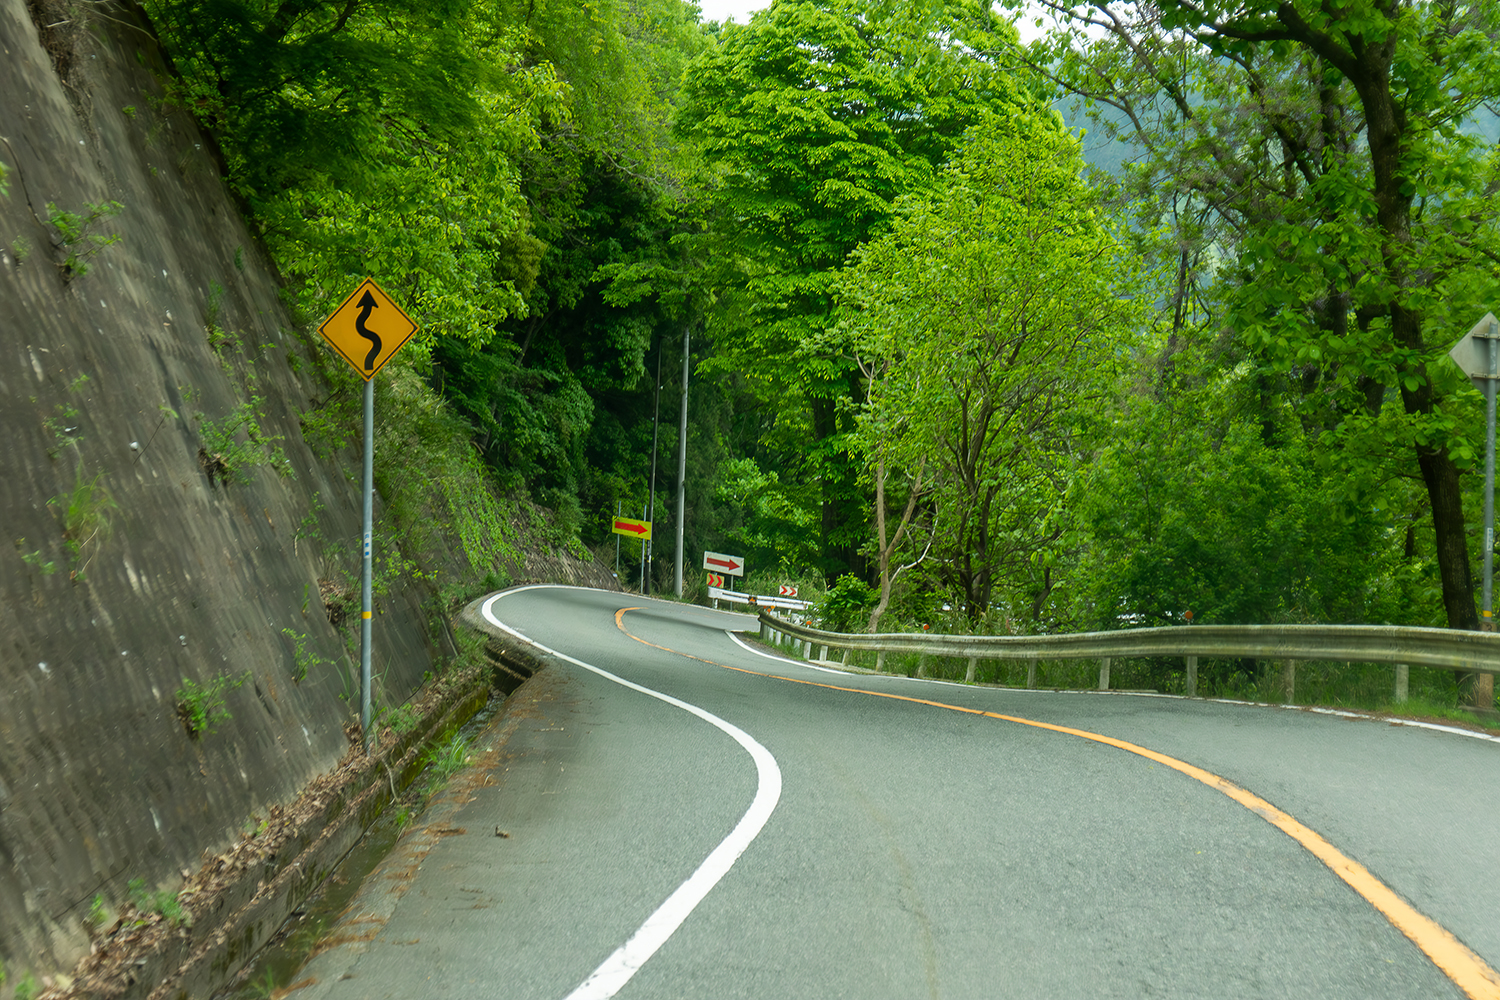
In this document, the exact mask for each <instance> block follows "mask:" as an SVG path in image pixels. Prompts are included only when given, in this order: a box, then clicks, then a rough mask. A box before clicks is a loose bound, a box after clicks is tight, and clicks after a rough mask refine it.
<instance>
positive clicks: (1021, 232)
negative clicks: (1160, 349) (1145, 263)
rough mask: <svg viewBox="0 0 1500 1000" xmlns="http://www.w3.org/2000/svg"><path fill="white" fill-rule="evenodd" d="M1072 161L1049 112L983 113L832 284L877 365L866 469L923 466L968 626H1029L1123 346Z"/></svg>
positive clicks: (1088, 204) (1078, 165) (1113, 297)
mask: <svg viewBox="0 0 1500 1000" xmlns="http://www.w3.org/2000/svg"><path fill="white" fill-rule="evenodd" d="M1082 166H1083V164H1082V160H1081V158H1080V156H1079V152H1078V143H1077V140H1076V139H1075V138H1074V137H1073V136H1072V135H1070V134H1068V133H1067V132H1066V131H1065V130H1064V129H1063V128H1062V127H1061V123H1060V122H1058V121H1057V120H1056V119H1055V118H1054V116H1052V115H1051V113H1050V112H1047V111H1045V110H1044V109H1039V110H1034V111H1032V112H1031V113H1030V114H1024V115H1023V114H1012V115H1009V116H1005V117H1000V116H996V117H994V118H992V119H990V120H989V121H987V122H985V123H984V124H983V125H980V126H976V127H975V128H973V129H971V131H970V132H969V135H968V139H967V141H966V143H965V144H964V147H963V149H962V152H961V153H960V155H959V156H958V157H957V158H956V159H955V161H954V162H953V163H952V164H951V165H950V166H949V168H948V169H947V170H946V171H945V172H944V174H943V177H942V181H941V183H940V185H939V187H938V190H937V191H936V192H935V193H934V195H933V196H932V197H931V198H930V199H920V198H915V197H914V198H912V199H910V201H909V202H908V203H907V204H906V206H905V211H903V213H902V214H901V215H900V217H899V218H898V220H897V222H896V224H895V226H894V229H893V231H892V232H891V233H890V234H889V235H887V236H885V237H883V238H881V239H879V240H876V241H874V242H873V243H871V244H870V245H868V246H866V247H864V248H862V249H861V250H860V251H859V252H858V253H857V254H856V255H855V263H854V265H853V266H852V267H851V268H850V269H849V270H848V271H847V272H846V273H845V274H844V276H843V282H842V285H841V287H842V289H843V293H844V301H845V303H846V307H847V309H848V311H849V316H850V318H849V320H848V322H849V326H850V328H851V330H852V331H853V339H854V342H855V343H856V344H857V345H858V347H859V348H860V349H861V350H863V351H864V352H865V353H866V354H867V355H869V356H871V357H873V358H878V359H880V362H881V363H882V364H884V365H885V366H886V370H885V372H884V374H883V376H882V378H881V379H880V380H878V381H877V383H876V385H875V387H874V388H873V389H872V392H871V394H870V405H869V406H868V407H867V409H866V413H865V420H864V435H865V440H866V449H867V450H868V452H869V453H870V454H872V455H873V457H874V463H875V464H876V466H877V469H878V470H879V473H880V474H883V471H884V466H885V464H886V463H887V461H891V462H893V463H894V464H897V465H899V466H900V467H902V468H904V469H909V470H914V472H916V473H917V474H920V473H919V471H918V470H923V469H924V468H925V469H926V470H928V474H930V475H931V477H932V493H931V496H930V499H928V500H926V501H924V502H925V503H928V504H930V507H931V513H930V515H929V517H928V519H927V524H926V531H927V532H928V533H929V534H930V536H931V538H932V540H933V545H934V553H933V562H932V565H933V566H934V569H933V572H934V573H935V575H936V576H937V577H938V578H940V579H941V580H942V581H943V582H944V584H945V585H946V586H947V587H948V588H949V589H950V591H951V592H956V593H957V594H958V595H959V596H960V598H961V599H962V601H963V604H964V610H965V612H966V613H967V615H968V616H969V618H970V619H971V620H977V619H979V618H980V617H981V616H983V615H985V614H987V613H988V611H989V609H990V608H991V607H992V606H993V605H994V603H995V601H996V598H997V594H1004V601H1003V603H1004V604H1006V605H1007V606H1009V608H1011V609H1012V613H1013V614H1017V616H1019V617H1024V618H1029V619H1033V620H1034V619H1036V618H1039V617H1040V616H1041V612H1042V609H1043V607H1044V606H1045V605H1046V603H1047V601H1048V598H1049V596H1050V594H1051V591H1052V589H1053V587H1054V586H1055V585H1056V582H1057V581H1056V578H1055V577H1054V574H1053V569H1054V566H1055V556H1056V552H1055V549H1054V546H1055V543H1056V542H1057V541H1058V540H1059V538H1060V537H1061V535H1062V534H1063V525H1064V523H1065V521H1066V514H1065V511H1064V505H1063V501H1064V498H1065V497H1066V495H1067V493H1068V489H1069V484H1070V483H1071V481H1072V479H1073V476H1074V474H1075V470H1076V468H1077V466H1078V464H1079V462H1080V461H1081V460H1082V458H1083V457H1084V454H1085V448H1086V445H1085V443H1084V441H1085V438H1084V436H1085V434H1086V431H1087V428H1088V424H1089V419H1088V417H1087V413H1088V411H1089V410H1090V409H1093V408H1097V407H1098V405H1099V403H1100V401H1101V400H1103V399H1105V398H1106V397H1107V396H1108V395H1109V394H1110V393H1111V392H1112V385H1111V380H1110V378H1109V375H1110V372H1111V369H1112V367H1113V358H1114V356H1115V355H1116V353H1117V352H1118V351H1119V350H1120V349H1121V348H1125V347H1128V346H1129V340H1128V339H1127V337H1128V332H1127V331H1128V329H1129V324H1130V322H1131V320H1132V319H1133V314H1134V310H1133V308H1132V307H1131V305H1130V303H1129V302H1128V301H1127V300H1126V299H1124V298H1123V297H1122V295H1121V288H1120V286H1119V285H1118V284H1117V280H1116V279H1117V276H1118V275H1120V274H1121V273H1122V272H1126V273H1128V271H1129V270H1130V269H1129V267H1128V266H1127V265H1126V262H1125V260H1124V255H1123V254H1122V252H1121V248H1120V246H1119V244H1118V242H1117V241H1116V239H1115V238H1114V237H1113V236H1112V235H1111V233H1110V232H1109V230H1108V229H1107V227H1106V226H1104V225H1103V224H1102V222H1101V220H1100V219H1099V217H1098V214H1097V211H1096V205H1095V198H1094V195H1093V193H1092V192H1091V191H1090V190H1089V188H1088V187H1087V185H1086V184H1084V183H1083V181H1082V180H1080V177H1079V174H1080V172H1081V170H1082ZM881 541H882V542H883V541H884V539H882V540H881ZM884 561H885V560H884V559H882V562H883V563H884ZM881 583H882V591H883V595H882V596H883V598H885V600H887V601H888V600H889V575H888V573H882V581H881Z"/></svg>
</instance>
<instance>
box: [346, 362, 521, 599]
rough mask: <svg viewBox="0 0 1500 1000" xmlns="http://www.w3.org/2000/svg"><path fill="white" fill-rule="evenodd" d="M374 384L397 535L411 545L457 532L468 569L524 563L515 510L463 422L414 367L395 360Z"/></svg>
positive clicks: (421, 546)
mask: <svg viewBox="0 0 1500 1000" xmlns="http://www.w3.org/2000/svg"><path fill="white" fill-rule="evenodd" d="M386 371H388V372H390V373H391V374H390V376H389V377H387V378H385V379H382V380H381V382H380V383H379V384H377V386H376V401H377V407H378V409H379V411H380V413H381V420H380V421H378V422H377V427H376V445H375V479H376V485H377V487H378V488H379V490H380V493H381V496H382V497H384V498H385V501H386V504H387V509H388V511H389V512H390V516H391V517H392V519H393V520H394V522H395V524H396V526H397V531H398V534H399V537H400V538H401V539H402V541H403V543H404V544H406V545H407V546H408V547H409V548H411V550H412V551H423V550H426V549H427V548H428V547H430V546H431V545H433V544H436V542H437V541H438V536H437V535H436V532H437V531H438V530H439V529H440V528H441V529H444V530H446V531H451V532H452V533H453V534H454V535H455V536H456V538H457V541H458V543H459V545H460V547H461V548H462V551H463V553H464V555H465V557H466V558H467V560H468V563H469V567H470V569H471V570H472V571H473V572H475V573H476V574H478V573H487V572H491V571H492V570H493V569H494V567H495V566H496V565H497V564H498V563H500V562H505V563H510V564H512V565H516V564H519V562H520V556H519V553H517V551H516V550H515V548H514V547H513V544H512V543H511V542H510V541H509V538H510V537H511V535H512V531H513V529H512V528H511V526H510V517H511V511H510V508H509V505H508V504H507V503H506V502H505V501H503V500H502V499H501V498H500V496H499V495H498V493H497V492H496V490H495V488H494V486H493V485H492V484H491V483H490V482H489V481H487V479H486V477H485V470H484V465H483V463H482V462H481V461H480V459H479V457H478V455H476V454H475V452H474V449H473V448H472V447H471V446H470V445H469V444H468V441H467V438H466V435H465V433H464V427H463V424H462V423H460V422H459V421H457V420H454V419H453V418H452V416H451V414H450V412H449V410H448V408H447V407H446V406H445V405H444V404H443V403H442V401H441V400H440V399H438V398H437V396H436V394H435V393H433V392H432V390H431V389H429V388H428V387H427V386H426V385H424V384H423V383H422V381H421V380H420V379H418V378H417V377H416V376H415V374H414V373H413V372H411V370H410V369H409V368H406V367H403V366H398V365H396V364H392V365H391V366H388V367H387V369H386Z"/></svg>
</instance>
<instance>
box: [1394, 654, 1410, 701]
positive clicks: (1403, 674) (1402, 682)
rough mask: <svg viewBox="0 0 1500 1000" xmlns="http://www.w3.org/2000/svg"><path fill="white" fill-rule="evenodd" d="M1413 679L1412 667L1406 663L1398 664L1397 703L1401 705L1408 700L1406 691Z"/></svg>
mask: <svg viewBox="0 0 1500 1000" xmlns="http://www.w3.org/2000/svg"><path fill="white" fill-rule="evenodd" d="M1410 679H1411V667H1409V666H1407V665H1406V664H1405V663H1398V664H1396V702H1397V704H1400V703H1401V702H1403V701H1405V700H1406V689H1407V685H1408V682H1409V681H1410Z"/></svg>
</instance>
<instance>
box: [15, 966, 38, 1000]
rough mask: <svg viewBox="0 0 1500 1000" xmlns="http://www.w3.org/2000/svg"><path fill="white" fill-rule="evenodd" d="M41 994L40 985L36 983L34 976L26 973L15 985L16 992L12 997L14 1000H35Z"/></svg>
mask: <svg viewBox="0 0 1500 1000" xmlns="http://www.w3.org/2000/svg"><path fill="white" fill-rule="evenodd" d="M41 992H42V985H41V983H38V982H37V981H36V976H34V975H32V974H31V973H29V972H28V973H26V975H24V976H22V977H21V981H20V982H18V983H16V990H15V993H14V994H13V995H14V996H15V1000H36V998H37V997H38V996H40V995H41Z"/></svg>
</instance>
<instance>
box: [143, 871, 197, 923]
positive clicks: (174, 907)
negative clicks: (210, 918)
mask: <svg viewBox="0 0 1500 1000" xmlns="http://www.w3.org/2000/svg"><path fill="white" fill-rule="evenodd" d="M127 891H128V892H129V893H130V901H131V903H133V904H135V908H136V909H137V910H138V911H139V912H140V913H142V914H153V913H157V914H160V915H161V916H163V917H165V918H166V920H167V923H169V924H171V925H172V926H173V927H176V926H177V925H178V924H182V925H184V926H187V927H191V926H192V925H193V915H192V914H191V913H189V912H188V911H187V910H186V909H184V908H183V905H182V903H181V902H179V901H178V899H177V894H176V893H175V892H169V891H167V890H166V889H161V890H158V891H156V892H152V891H150V890H149V889H147V888H146V880H145V879H142V878H133V879H131V880H130V885H129V886H128V887H127Z"/></svg>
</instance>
